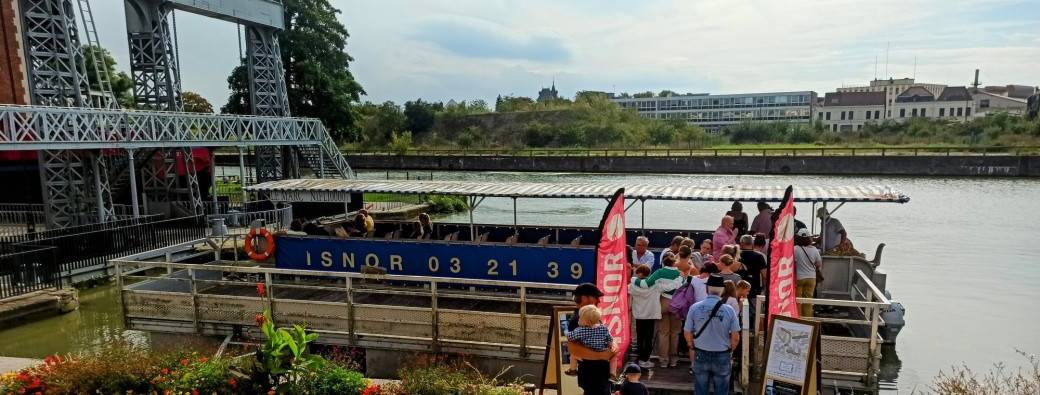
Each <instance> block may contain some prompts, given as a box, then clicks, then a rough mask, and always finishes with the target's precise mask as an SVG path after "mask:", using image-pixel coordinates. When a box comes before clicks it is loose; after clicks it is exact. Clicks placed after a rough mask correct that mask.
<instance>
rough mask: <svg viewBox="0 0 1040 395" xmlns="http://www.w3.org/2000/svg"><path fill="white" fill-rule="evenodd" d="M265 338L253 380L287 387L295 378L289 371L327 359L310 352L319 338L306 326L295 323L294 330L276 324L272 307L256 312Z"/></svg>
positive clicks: (258, 354)
mask: <svg viewBox="0 0 1040 395" xmlns="http://www.w3.org/2000/svg"><path fill="white" fill-rule="evenodd" d="M257 323H258V324H260V331H261V332H262V333H263V334H264V342H263V343H262V344H261V345H260V347H259V349H258V350H257V353H256V367H255V369H254V371H253V378H254V381H257V382H263V383H266V384H270V385H271V386H274V387H277V388H288V386H289V385H290V383H291V382H292V377H290V373H291V372H293V371H294V370H295V371H300V370H301V369H307V368H309V367H310V365H312V364H319V363H324V359H322V358H321V357H320V356H317V355H311V354H310V353H308V352H307V346H308V345H309V344H310V343H311V342H313V341H314V340H315V339H317V338H318V334H316V333H308V332H307V330H306V329H304V327H302V326H300V325H293V327H292V330H289V329H285V328H277V327H275V325H274V320H272V319H271V311H270V310H264V312H263V314H262V315H259V316H257Z"/></svg>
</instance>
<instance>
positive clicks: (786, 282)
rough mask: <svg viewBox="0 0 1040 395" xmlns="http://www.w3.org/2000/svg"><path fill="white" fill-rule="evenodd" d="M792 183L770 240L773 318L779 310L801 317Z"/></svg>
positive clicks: (784, 314) (770, 318)
mask: <svg viewBox="0 0 1040 395" xmlns="http://www.w3.org/2000/svg"><path fill="white" fill-rule="evenodd" d="M793 189H794V188H792V187H791V186H788V187H787V192H784V201H783V202H782V203H781V204H780V208H779V209H777V211H778V212H779V215H778V216H777V217H776V220H775V221H773V237H772V240H771V241H770V244H769V296H768V298H769V320H767V322H768V321H771V320H772V316H773V315H776V314H779V315H783V316H787V317H794V318H798V303H797V302H796V301H795V297H796V295H795V276H794V270H795V268H794V197H793V196H791V195H792V190H793Z"/></svg>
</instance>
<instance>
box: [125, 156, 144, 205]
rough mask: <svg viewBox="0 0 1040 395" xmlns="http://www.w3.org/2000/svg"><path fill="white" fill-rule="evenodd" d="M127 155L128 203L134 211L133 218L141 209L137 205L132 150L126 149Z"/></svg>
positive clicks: (135, 173)
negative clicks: (128, 157)
mask: <svg viewBox="0 0 1040 395" xmlns="http://www.w3.org/2000/svg"><path fill="white" fill-rule="evenodd" d="M126 153H127V155H129V156H130V205H132V206H133V207H132V210H133V213H134V218H140V217H141V209H140V208H138V207H137V164H136V163H135V159H134V150H132V149H128V150H126Z"/></svg>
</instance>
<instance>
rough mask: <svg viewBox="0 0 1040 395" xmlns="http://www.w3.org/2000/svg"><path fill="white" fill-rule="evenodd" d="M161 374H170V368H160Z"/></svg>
mask: <svg viewBox="0 0 1040 395" xmlns="http://www.w3.org/2000/svg"><path fill="white" fill-rule="evenodd" d="M162 374H170V369H167V368H162Z"/></svg>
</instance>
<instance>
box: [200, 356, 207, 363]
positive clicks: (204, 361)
mask: <svg viewBox="0 0 1040 395" xmlns="http://www.w3.org/2000/svg"><path fill="white" fill-rule="evenodd" d="M207 361H209V358H206V357H202V358H199V362H202V363H206V362H207Z"/></svg>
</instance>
